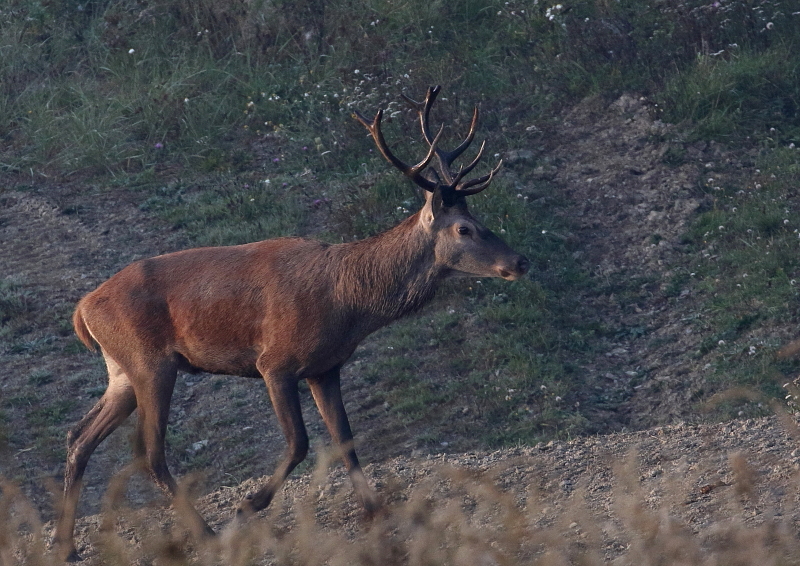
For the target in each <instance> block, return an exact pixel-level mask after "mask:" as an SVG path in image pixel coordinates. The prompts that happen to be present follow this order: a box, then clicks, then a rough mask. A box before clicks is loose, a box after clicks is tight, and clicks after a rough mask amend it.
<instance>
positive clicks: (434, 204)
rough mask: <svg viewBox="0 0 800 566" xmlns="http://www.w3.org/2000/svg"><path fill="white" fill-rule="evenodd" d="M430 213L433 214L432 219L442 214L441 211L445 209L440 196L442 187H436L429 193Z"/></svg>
mask: <svg viewBox="0 0 800 566" xmlns="http://www.w3.org/2000/svg"><path fill="white" fill-rule="evenodd" d="M430 203H431V212H432V213H433V217H434V218H436V217H437V216H439V215H440V214H441V213H442V210H443V209H444V208H445V206H446V205H445V202H444V197H443V195H442V186H441V185H439V186H437V187H436V188H435V189H434V190H433V192H432V193H431V200H430Z"/></svg>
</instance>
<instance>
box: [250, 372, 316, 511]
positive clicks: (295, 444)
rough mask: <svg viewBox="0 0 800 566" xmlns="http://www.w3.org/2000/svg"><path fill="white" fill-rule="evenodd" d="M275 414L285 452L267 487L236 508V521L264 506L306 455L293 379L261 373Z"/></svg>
mask: <svg viewBox="0 0 800 566" xmlns="http://www.w3.org/2000/svg"><path fill="white" fill-rule="evenodd" d="M262 375H263V376H264V381H265V383H266V385H267V391H268V392H269V397H270V400H271V401H272V406H273V407H274V409H275V415H276V416H277V417H278V422H279V423H280V425H281V429H282V430H283V434H284V436H285V437H286V443H287V446H286V452H285V453H284V455H283V458H282V459H281V461H280V462H279V463H278V465H277V467H276V468H275V472H274V473H273V474H272V477H271V478H270V479H269V481H268V482H267V484H266V485H265V486H264V487H262V488H261V489H260V490H258V492H256V493H255V494H254V495H248V496H247V497H246V498H245V499H244V500H243V501H242V502H241V503H240V504H239V507H238V508H237V509H236V518H237V519H239V520H243V519H246V518H247V517H249V516H250V515H252V514H253V513H256V512H258V511H260V510H262V509H264V508H265V507H267V506H268V505H269V504H270V503H271V502H272V499H273V498H274V497H275V493H276V492H277V491H278V489H279V488H280V487H281V485H283V482H284V481H285V480H286V478H287V477H288V475H289V474H290V473H292V470H294V469H295V468H296V467H297V465H298V464H299V463H300V462H302V461H303V460H304V459H305V457H306V454H308V433H307V432H306V427H305V424H304V423H303V413H302V411H301V409H300V394H299V392H298V390H297V380H296V379H295V378H294V377H286V376H275V375H273V374H270V373H268V372H266V371H262Z"/></svg>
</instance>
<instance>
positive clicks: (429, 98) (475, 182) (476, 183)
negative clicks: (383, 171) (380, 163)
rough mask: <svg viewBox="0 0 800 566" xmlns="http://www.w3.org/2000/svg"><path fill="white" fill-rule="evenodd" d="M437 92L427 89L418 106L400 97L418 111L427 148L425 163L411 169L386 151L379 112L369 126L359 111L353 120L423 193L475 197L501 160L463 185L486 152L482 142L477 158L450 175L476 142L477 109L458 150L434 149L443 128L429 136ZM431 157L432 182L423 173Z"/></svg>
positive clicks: (421, 162)
mask: <svg viewBox="0 0 800 566" xmlns="http://www.w3.org/2000/svg"><path fill="white" fill-rule="evenodd" d="M440 90H441V87H440V86H435V87H430V88H428V93H427V95H426V96H425V100H424V102H417V101H416V100H413V99H411V98H409V97H408V96H406V95H405V94H403V95H402V96H403V98H404V99H405V101H406V102H408V103H409V104H410V105H411V107H412V108H414V109H415V110H416V111H417V114H419V123H420V127H421V128H422V135H423V137H424V138H425V141H426V142H427V143H428V145H429V146H430V149H429V150H428V155H426V156H425V159H423V160H422V161H420V162H419V163H417V164H416V165H414V166H408V165H406V164H405V163H403V162H402V161H400V160H399V159H398V158H397V157H396V156H395V155H394V154H392V152H391V151H389V148H388V147H387V146H386V140H385V139H384V138H383V134H382V133H381V119H382V117H383V111H382V110H379V111H378V113H377V114H376V115H375V119H374V120H373V121H372V122H369V121H368V120H367V119H366V118H365V117H364V116H363V115H362V114H361V113H360V112H358V111H356V112H355V117H356V119H357V120H358V121H359V122H361V123H362V124H363V125H364V126H365V127H366V128H367V129H368V130H369V132H370V134H372V138H373V139H374V140H375V143H376V144H377V146H378V149H379V150H380V152H381V153H382V154H383V156H384V157H385V158H386V159H387V160H388V161H389V162H390V163H391V164H392V165H394V166H395V167H397V168H398V169H400V170H401V171H402V172H403V173H404V174H405V175H407V176H408V177H410V178H411V179H412V180H413V181H414V182H415V183H416V184H417V185H419V186H420V187H422V188H423V189H425V190H427V191H431V192H432V191H433V190H435V189H436V187H441V188H442V189H445V190H448V191H452V192H453V194H456V195H463V196H468V195H474V194H476V193H479V192H481V191H482V190H483V189H485V188H486V187H488V186H489V184H490V183H491V182H492V179H493V178H494V176H495V174H497V172H498V171H499V170H500V167H502V165H503V160H502V159H501V160H500V161H499V162H498V163H497V165H496V166H495V168H494V169H492V170H491V171H489V173H487V174H486V175H484V176H482V177H478V178H477V179H471V180H469V181H463V182H462V179H463V178H464V176H465V175H467V174H468V173H469V172H470V171H472V170H473V169H474V168H475V166H476V165H477V164H478V162H479V161H480V160H481V157H483V152H484V149H485V148H486V141H485V140H484V142H483V143H482V144H481V148H480V150H478V155H476V156H475V158H474V159H473V160H472V161H471V162H470V163H469V164H468V165H466V166H463V165H462V166H461V167H460V168H459V170H458V173H456V174H455V175H453V173H452V171H450V166H451V165H452V164H453V161H455V160H456V159H458V157H459V156H460V155H461V154H462V153H464V150H466V149H467V148H468V147H469V145H470V144H471V143H472V140H473V139H474V138H475V128H476V126H477V124H478V107H477V106H476V107H475V110H474V111H473V113H472V123H471V124H470V127H469V133H467V137H466V139H464V141H462V142H461V143H460V144H459V146H458V147H456V148H455V149H454V150H452V151H445V150H443V149H440V148H439V147H437V144H438V142H439V138H440V137H441V135H442V130H443V129H444V126H442V127H441V128H440V129H439V132H438V133H437V134H436V136H435V137H434V136H432V135H431V131H430V127H429V125H428V122H429V118H430V111H431V107H432V106H433V103H434V101H435V100H436V96H437V95H438V94H439V91H440ZM434 155H435V156H436V159H437V162H438V165H439V171H438V172H437V171H436V170H435V169H431V172H432V173H433V176H434V178H435V180H433V181H431V180H430V179H428V178H427V177H425V176H424V175H423V174H422V172H423V170H424V169H425V168H426V167H427V166H428V165H429V164H430V161H431V159H432V158H433V156H434Z"/></svg>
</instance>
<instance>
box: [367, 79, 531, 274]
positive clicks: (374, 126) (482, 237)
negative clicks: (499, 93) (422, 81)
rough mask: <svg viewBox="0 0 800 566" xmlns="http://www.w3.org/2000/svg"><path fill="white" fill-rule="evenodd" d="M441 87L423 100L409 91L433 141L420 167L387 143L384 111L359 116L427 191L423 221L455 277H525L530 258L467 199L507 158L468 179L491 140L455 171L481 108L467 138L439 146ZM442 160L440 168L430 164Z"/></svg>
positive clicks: (389, 156) (398, 164) (389, 158)
mask: <svg viewBox="0 0 800 566" xmlns="http://www.w3.org/2000/svg"><path fill="white" fill-rule="evenodd" d="M439 91H440V87H438V86H436V87H431V88H429V89H428V93H427V95H426V97H425V100H424V101H423V102H417V101H415V100H412V99H410V98H408V97H407V96H405V95H403V98H404V99H405V100H406V101H407V102H408V103H409V104H410V105H411V106H412V107H413V108H414V109H415V110H416V111H417V113H418V114H419V121H420V127H421V128H422V135H423V137H424V138H425V141H426V142H427V144H428V153H427V155H425V157H424V158H423V159H422V161H420V162H419V163H417V164H416V165H407V164H406V163H404V162H403V161H401V160H400V159H399V158H397V156H395V155H394V154H393V153H392V152H391V151H390V150H389V147H388V146H387V144H386V140H385V139H384V137H383V133H382V131H381V120H382V118H383V110H378V112H377V114H376V115H375V118H374V119H373V120H372V121H371V122H370V121H369V120H367V119H366V118H365V117H364V116H363V115H362V114H361V113H360V112H358V111H356V112H355V117H356V119H357V120H358V121H359V122H361V123H362V124H363V125H364V126H365V127H366V128H367V130H369V132H370V134H371V135H372V138H373V139H374V140H375V143H376V145H377V146H378V150H379V151H380V152H381V154H382V155H383V156H384V157H385V158H386V159H387V161H389V163H391V164H392V165H394V166H395V167H396V168H397V169H399V170H400V171H402V172H403V174H404V175H405V176H407V177H408V178H409V179H411V180H412V181H413V182H414V183H415V184H416V185H418V186H419V187H421V188H422V189H424V190H425V191H426V193H425V194H426V198H425V206H423V208H422V210H421V211H420V213H419V222H420V224H421V226H422V227H423V229H425V230H427V231H428V233H429V234H430V235H431V237H432V238H433V239H434V250H435V258H436V259H435V261H436V262H437V263H438V264H439V266H440V267H441V268H442V269H443V270H444V271H445V272H446V274H447V275H450V276H476V275H477V276H480V277H502V278H504V279H508V280H514V279H519V278H520V277H522V276H523V275H525V273H527V271H528V269H529V267H530V262H529V261H528V259H527V258H526V257H525V256H522V255H520V254H518V253H517V252H515V251H514V250H512V249H511V248H510V247H508V245H507V244H506V243H505V242H504V241H503V240H501V239H500V238H499V237H497V236H496V235H495V234H494V233H493V232H492V231H491V230H489V229H488V228H486V227H485V226H483V224H481V223H480V222H479V221H478V220H477V219H476V218H475V217H474V216H472V215H471V214H470V213H469V210H468V208H467V201H466V197H468V196H470V195H474V194H477V193H479V192H481V191H482V190H484V189H485V188H486V187H488V186H489V184H490V183H491V182H492V179H493V178H494V176H495V175H496V174H497V172H498V171H499V170H500V167H501V166H502V164H503V162H502V160H501V161H499V162H498V163H497V165H496V166H495V167H494V168H493V169H492V170H491V171H490V172H489V173H487V174H486V175H483V176H481V177H477V178H473V179H468V180H467V179H465V177H466V176H467V175H468V174H469V173H470V172H471V171H472V170H473V169H474V168H475V166H476V165H477V164H478V162H479V161H480V159H481V157H483V152H484V149H485V148H486V142H485V141H484V142H483V143H482V144H481V147H480V150H479V151H478V154H477V155H476V156H475V158H474V159H473V160H472V161H471V162H469V163H468V164H467V165H466V166H461V167H460V168H459V169H458V171H457V172H455V173H454V172H453V171H451V169H450V167H451V166H452V164H453V162H454V161H455V160H456V159H457V158H458V157H460V156H461V154H462V153H464V151H465V150H466V149H467V148H468V147H469V146H470V144H471V143H472V140H473V139H474V137H475V128H476V126H477V123H478V107H477V106H476V107H475V110H474V111H473V114H472V123H471V124H470V128H469V133H468V134H467V137H466V138H465V139H464V141H463V142H461V143H460V144H459V145H458V147H456V148H455V149H453V150H452V151H445V150H443V149H441V148H440V147H438V144H439V139H440V138H441V135H442V131H443V129H444V127H443V126H442V128H440V129H439V131H438V133H437V134H436V135H435V136H434V135H432V133H431V129H430V126H429V120H430V110H431V107H432V106H433V103H434V101H435V100H436V96H437V95H438V94H439ZM434 157H435V158H436V168H429V167H428V166H429V165H430V164H431V162H432V161H433V158H434Z"/></svg>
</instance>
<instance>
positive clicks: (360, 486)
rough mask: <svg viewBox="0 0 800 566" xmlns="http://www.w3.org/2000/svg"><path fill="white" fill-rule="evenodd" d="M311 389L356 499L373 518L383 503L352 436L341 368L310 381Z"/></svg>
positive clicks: (368, 515)
mask: <svg viewBox="0 0 800 566" xmlns="http://www.w3.org/2000/svg"><path fill="white" fill-rule="evenodd" d="M308 385H309V388H310V389H311V394H312V395H313V397H314V402H315V403H316V404H317V409H319V413H320V415H322V420H323V421H324V422H325V426H326V427H327V428H328V432H329V433H330V435H331V438H332V439H333V442H334V443H335V444H336V446H337V447H338V448H339V450H340V451H341V456H342V460H343V461H344V465H345V468H346V469H347V473H348V475H349V476H350V480H351V481H352V482H353V488H354V489H355V492H356V496H357V497H358V499H359V501H360V502H361V505H362V506H363V507H364V511H365V512H366V514H367V517H370V518H371V517H373V516H374V515H375V514H376V513H377V512H378V511H379V510H380V509H381V507H382V503H381V499H380V497H379V496H378V494H377V493H375V491H374V490H373V489H372V488H371V487H370V486H369V482H367V478H366V476H364V472H363V471H362V470H361V465H360V464H359V462H358V456H356V451H355V447H354V446H353V433H352V431H351V430H350V422H349V421H348V419H347V413H346V412H345V408H344V402H343V401H342V389H341V381H340V377H339V367H336V368H334V369H332V370H331V371H329V372H328V373H325V374H322V375H320V376H318V377H315V378H309V379H308Z"/></svg>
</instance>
